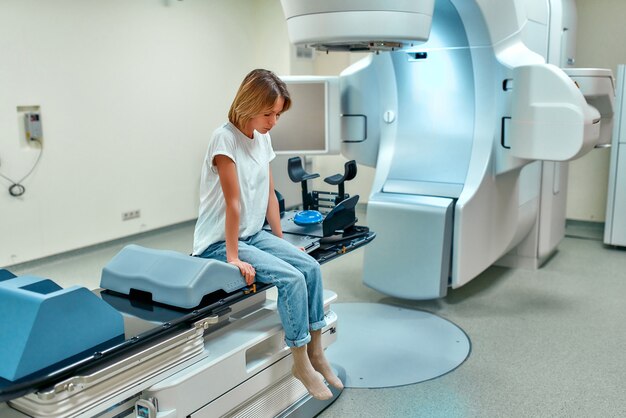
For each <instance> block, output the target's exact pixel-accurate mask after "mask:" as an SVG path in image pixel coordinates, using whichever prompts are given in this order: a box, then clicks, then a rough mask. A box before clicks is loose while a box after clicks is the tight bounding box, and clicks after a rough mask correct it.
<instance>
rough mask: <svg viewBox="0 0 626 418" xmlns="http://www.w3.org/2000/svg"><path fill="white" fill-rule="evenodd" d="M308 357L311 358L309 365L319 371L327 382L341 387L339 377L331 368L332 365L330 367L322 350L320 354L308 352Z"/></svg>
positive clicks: (338, 387)
mask: <svg viewBox="0 0 626 418" xmlns="http://www.w3.org/2000/svg"><path fill="white" fill-rule="evenodd" d="M309 359H310V360H311V365H312V366H313V368H314V369H315V370H317V371H318V372H320V373H321V374H322V376H324V379H326V381H327V382H328V383H330V384H331V385H333V386H334V387H336V388H337V389H340V390H341V389H343V383H342V382H341V379H339V378H338V377H337V375H336V374H335V372H333V369H332V367H330V364H329V363H328V360H326V356H325V355H324V352H323V351H322V353H321V354H317V353H309Z"/></svg>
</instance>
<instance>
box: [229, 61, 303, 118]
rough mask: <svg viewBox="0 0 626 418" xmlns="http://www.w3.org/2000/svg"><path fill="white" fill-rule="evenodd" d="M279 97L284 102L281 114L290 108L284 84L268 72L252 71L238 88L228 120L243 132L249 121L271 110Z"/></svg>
mask: <svg viewBox="0 0 626 418" xmlns="http://www.w3.org/2000/svg"><path fill="white" fill-rule="evenodd" d="M279 97H282V98H283V99H284V100H285V104H284V105H283V109H282V112H286V111H287V110H289V107H291V97H290V96H289V91H288V90H287V85H286V84H285V82H284V81H283V80H281V79H280V78H279V77H278V76H277V75H276V74H274V73H273V72H271V71H269V70H263V69H256V70H252V71H250V72H249V73H248V75H246V77H245V78H244V79H243V81H242V82H241V85H240V86H239V90H238V91H237V94H236V95H235V98H234V99H233V103H232V104H231V105H230V110H229V111H228V120H229V121H230V122H231V123H232V124H233V125H235V126H236V127H237V128H239V130H243V129H244V128H245V127H246V125H247V124H248V122H249V121H250V119H252V118H253V117H255V116H257V115H259V114H261V113H263V112H266V111H268V110H270V109H272V107H273V106H274V103H276V99H278V98H279Z"/></svg>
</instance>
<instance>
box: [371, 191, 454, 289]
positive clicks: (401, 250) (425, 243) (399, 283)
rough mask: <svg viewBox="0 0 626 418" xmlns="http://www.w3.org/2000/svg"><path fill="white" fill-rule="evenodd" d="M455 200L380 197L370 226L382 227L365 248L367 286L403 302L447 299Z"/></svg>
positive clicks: (375, 197) (374, 202)
mask: <svg viewBox="0 0 626 418" xmlns="http://www.w3.org/2000/svg"><path fill="white" fill-rule="evenodd" d="M453 205H454V200H452V199H444V198H436V197H428V196H413V195H399V194H391V193H377V194H374V195H372V197H371V199H370V202H369V205H368V212H367V219H368V223H370V224H376V225H384V226H385V231H384V232H385V233H384V234H380V235H378V236H377V237H376V239H375V240H374V241H373V242H372V243H371V244H370V245H368V247H367V248H366V250H365V259H364V265H363V283H365V284H366V285H367V286H369V287H371V288H373V289H376V290H379V291H381V292H384V293H386V294H388V295H391V296H395V297H399V298H405V299H435V298H440V297H443V296H445V295H446V291H447V287H448V277H449V274H450V270H449V269H450V248H451V240H452V213H453V209H452V208H453Z"/></svg>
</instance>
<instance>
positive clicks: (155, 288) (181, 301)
mask: <svg viewBox="0 0 626 418" xmlns="http://www.w3.org/2000/svg"><path fill="white" fill-rule="evenodd" d="M245 286H246V282H245V280H244V278H243V276H242V275H241V273H240V272H239V269H238V268H237V267H236V266H234V265H232V264H228V263H224V262H221V261H217V260H212V259H206V258H200V257H192V256H189V255H185V254H181V253H179V252H176V251H169V250H155V249H151V248H144V247H141V246H139V245H134V244H133V245H128V246H126V247H124V248H123V249H122V250H121V251H120V252H119V253H117V255H116V256H115V257H113V259H112V260H111V261H110V262H109V263H108V264H107V265H106V266H105V267H104V268H103V269H102V276H101V279H100V287H102V288H104V289H109V290H113V291H115V292H118V293H122V294H125V295H129V294H130V290H131V289H135V290H139V291H143V292H148V293H150V294H151V295H152V300H153V301H154V302H160V303H164V304H166V305H171V306H176V307H180V308H186V309H190V308H194V307H196V306H198V305H199V304H200V302H201V301H202V298H203V297H204V295H208V294H210V293H213V292H215V291H217V290H224V291H225V292H227V293H231V292H234V291H236V290H238V289H241V288H243V287H245Z"/></svg>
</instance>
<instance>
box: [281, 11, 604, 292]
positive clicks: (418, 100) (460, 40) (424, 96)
mask: <svg viewBox="0 0 626 418" xmlns="http://www.w3.org/2000/svg"><path fill="white" fill-rule="evenodd" d="M281 2H282V5H283V10H284V11H285V17H286V19H287V24H288V30H289V36H290V39H291V41H292V42H294V43H296V44H306V45H308V46H310V47H316V48H318V49H322V50H344V51H353V50H363V49H369V50H372V51H375V52H376V53H375V54H372V55H371V56H368V57H366V58H364V59H362V60H360V61H359V62H357V63H355V64H353V65H352V66H350V67H348V68H347V69H346V70H344V71H343V72H342V73H341V75H340V76H339V86H340V94H341V98H340V102H341V109H340V112H341V135H340V138H336V140H340V141H341V143H342V145H341V149H342V154H343V155H344V156H346V157H347V158H351V159H355V160H357V162H359V163H361V164H364V165H368V166H371V167H376V175H375V179H374V183H373V186H372V192H371V194H370V196H369V202H368V209H367V211H368V213H367V216H368V224H369V226H370V227H371V228H372V229H374V230H376V231H377V239H376V240H375V241H374V242H373V243H372V244H371V245H369V246H368V248H366V250H365V259H364V267H363V281H364V283H365V284H366V285H368V286H370V287H372V288H374V289H377V290H379V291H381V292H383V293H386V294H389V295H392V296H396V297H401V298H408V299H432V298H439V297H443V296H445V295H446V292H447V289H448V287H449V286H451V287H453V288H457V287H460V286H462V285H464V284H466V283H467V282H469V281H470V280H472V279H473V278H475V277H476V276H477V275H478V274H480V273H481V272H482V271H484V270H485V269H486V268H487V267H489V266H490V265H492V264H494V263H498V264H501V265H506V266H512V267H532V268H537V267H539V266H540V265H541V264H542V263H543V262H544V261H545V260H546V259H547V258H549V257H550V256H551V255H552V254H553V253H554V252H555V250H556V247H557V245H558V243H559V242H560V240H561V239H562V238H563V236H564V227H565V202H566V185H567V165H566V162H567V161H569V160H572V159H575V158H578V157H580V156H582V155H584V154H585V153H587V152H589V151H590V150H591V149H593V148H594V147H596V146H598V145H603V144H606V143H607V142H608V141H609V139H610V133H611V124H612V116H613V100H614V93H613V90H614V86H613V77H612V74H611V72H610V71H609V70H598V69H568V71H569V76H568V74H566V72H564V71H563V70H562V69H561V67H568V66H571V65H573V64H574V62H575V59H574V50H575V45H574V40H575V30H576V9H575V3H574V1H573V0H501V1H498V2H493V1H488V0H472V1H469V0H437V1H436V2H433V1H427V0H422V1H420V0H414V1H402V0H398V1H384V2H383V1H373V0H372V1H366V2H363V1H349V0H335V1H322V2H311V1H307V0H281ZM383 4H384V6H383ZM431 7H432V10H431ZM390 10H391V11H392V12H391V13H394V14H396V15H400V14H403V13H404V14H407V15H412V14H421V16H420V17H419V19H421V20H423V21H424V25H425V26H422V27H416V26H415V25H404V24H401V23H399V24H398V25H394V27H393V29H392V28H390V27H389V26H390V25H392V24H395V21H393V20H392V19H391V18H390V15H389V13H390ZM359 13H364V15H363V16H365V15H366V16H367V19H361V16H362V15H360V14H359ZM426 16H430V21H429V22H428V23H426V21H427V20H429V19H427V17H426ZM413 17H415V18H417V16H413ZM312 22H314V24H313V23H312ZM426 27H427V28H428V31H429V32H428V33H425V28H426ZM333 28H336V29H333ZM368 32H370V35H371V36H369V37H368V36H367V33H368ZM388 35H389V36H388ZM394 36H395V38H394ZM380 40H383V41H384V43H385V46H387V48H380V47H377V45H381V42H379V41H380ZM389 45H395V47H392V48H389ZM396 47H398V48H401V50H396V49H395V48H396ZM381 50H383V51H385V52H381Z"/></svg>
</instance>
